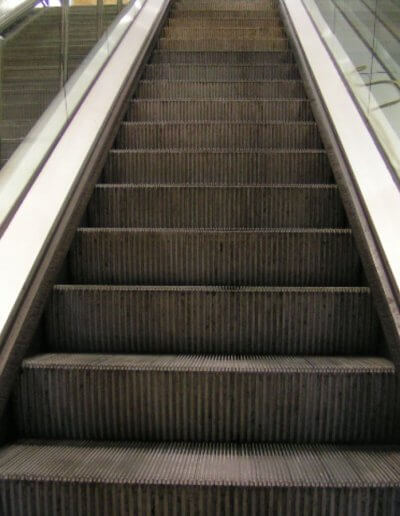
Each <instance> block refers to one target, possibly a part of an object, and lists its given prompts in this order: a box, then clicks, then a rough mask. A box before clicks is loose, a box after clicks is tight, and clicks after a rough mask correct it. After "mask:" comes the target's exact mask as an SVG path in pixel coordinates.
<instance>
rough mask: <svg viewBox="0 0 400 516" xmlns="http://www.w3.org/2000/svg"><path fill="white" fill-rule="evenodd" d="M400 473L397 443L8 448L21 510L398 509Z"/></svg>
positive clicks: (8, 471)
mask: <svg viewBox="0 0 400 516" xmlns="http://www.w3.org/2000/svg"><path fill="white" fill-rule="evenodd" d="M55 458H56V459H55ZM66 465H68V467H66ZM210 465H212V467H210ZM399 476H400V451H399V449H398V448H397V447H386V448H382V447H369V446H355V447H348V446H332V445H291V446H289V445H280V444H276V445H275V444H271V445H263V444H238V445H229V444H175V443H171V444H169V443H130V444H129V443H119V442H117V443H109V442H100V443H95V442H91V441H83V442H82V441H75V442H74V441H58V442H57V441H50V442H47V441H34V440H30V441H20V442H18V443H16V444H14V445H12V446H10V447H9V448H7V449H6V450H3V452H2V454H1V455H0V490H1V491H0V494H1V497H2V501H3V505H2V507H3V510H4V514H10V515H11V514H12V515H13V516H26V515H27V514H29V516H43V515H55V514H57V513H58V514H62V515H66V514H74V515H75V514H86V515H91V516H131V515H132V514H133V515H135V516H136V515H146V516H147V515H150V514H151V515H153V516H176V515H183V514H185V515H186V514H196V515H198V516H210V515H211V514H218V515H220V516H243V515H244V514H246V515H247V514H248V515H250V514H251V515H261V514H262V515H267V516H287V515H288V514H291V515H293V516H304V515H308V514H310V515H313V516H314V515H318V516H319V515H322V514H323V515H325V516H355V515H357V516H359V515H360V516H361V515H362V516H397V514H398V510H397V509H398V504H399ZM55 511H56V512H55Z"/></svg>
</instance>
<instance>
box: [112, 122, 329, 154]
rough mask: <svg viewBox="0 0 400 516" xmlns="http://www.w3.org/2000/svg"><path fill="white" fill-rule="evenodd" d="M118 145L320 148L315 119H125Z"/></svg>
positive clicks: (134, 147)
mask: <svg viewBox="0 0 400 516" xmlns="http://www.w3.org/2000/svg"><path fill="white" fill-rule="evenodd" d="M115 147H117V148H130V149H143V148H151V149H163V148H166V149H170V148H174V147H175V148H178V149H179V148H182V149H193V148H196V149H204V148H211V149H216V148H222V149H249V148H255V149H260V148H261V149H271V148H275V149H276V148H277V149H300V148H301V149H320V148H321V147H322V142H321V137H320V134H319V131H318V128H317V125H316V124H315V122H285V123H283V122H264V123H262V122H259V123H255V122H218V121H217V122H123V123H122V124H121V126H120V129H119V132H118V135H117V138H116V140H115Z"/></svg>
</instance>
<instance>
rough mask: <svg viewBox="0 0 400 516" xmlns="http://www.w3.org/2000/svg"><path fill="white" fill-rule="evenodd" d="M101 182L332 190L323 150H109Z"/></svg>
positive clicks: (329, 171)
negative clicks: (326, 186) (322, 186)
mask: <svg viewBox="0 0 400 516" xmlns="http://www.w3.org/2000/svg"><path fill="white" fill-rule="evenodd" d="M102 181H104V183H141V184H156V183H169V184H177V183H186V184H208V185H212V184H214V185H217V184H221V185H232V186H238V185H243V184H245V185H251V184H262V183H269V184H273V183H278V184H312V183H321V184H330V183H332V182H333V175H332V171H331V168H330V166H329V162H328V158H327V155H326V152H325V151H324V150H323V149H320V150H293V149H285V150H280V149H273V150H263V149H257V150H243V151H239V150H236V149H235V150H230V151H226V150H223V149H218V150H216V149H214V150H213V149H208V150H196V149H192V150H182V149H136V150H132V149H131V150H126V149H124V150H122V149H111V151H110V152H109V154H108V159H107V163H106V165H105V169H104V172H103V177H102Z"/></svg>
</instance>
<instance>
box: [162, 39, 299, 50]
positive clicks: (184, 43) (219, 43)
mask: <svg viewBox="0 0 400 516" xmlns="http://www.w3.org/2000/svg"><path fill="white" fill-rule="evenodd" d="M157 48H158V49H160V50H181V51H182V50H189V51H191V52H193V51H216V50H220V51H221V50H233V51H248V52H249V51H258V50H262V51H265V50H288V49H289V48H290V46H289V41H288V40H286V39H284V38H281V39H279V38H275V39H242V40H238V39H215V40H211V39H204V40H202V39H193V40H184V39H166V38H160V39H159V40H158V43H157Z"/></svg>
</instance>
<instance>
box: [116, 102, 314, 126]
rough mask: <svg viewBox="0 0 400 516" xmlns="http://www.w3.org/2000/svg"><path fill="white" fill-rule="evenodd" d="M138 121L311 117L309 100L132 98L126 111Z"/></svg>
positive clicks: (291, 119) (309, 119)
mask: <svg viewBox="0 0 400 516" xmlns="http://www.w3.org/2000/svg"><path fill="white" fill-rule="evenodd" d="M125 120H126V121H132V122H133V121H137V122H183V121H187V122H193V121H198V122H200V121H218V120H219V121H231V122H245V121H248V122H272V121H283V120H286V121H299V122H300V121H303V122H310V121H313V120H314V119H313V114H312V111H311V106H310V102H309V100H306V99H288V100H285V99H274V100H233V99H227V100H224V99H217V100H198V99H197V100H190V99H186V100H177V99H175V100H168V99H160V100H156V99H150V100H146V99H134V100H133V101H132V102H131V103H130V104H129V109H128V111H127V113H126V115H125Z"/></svg>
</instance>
